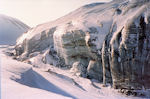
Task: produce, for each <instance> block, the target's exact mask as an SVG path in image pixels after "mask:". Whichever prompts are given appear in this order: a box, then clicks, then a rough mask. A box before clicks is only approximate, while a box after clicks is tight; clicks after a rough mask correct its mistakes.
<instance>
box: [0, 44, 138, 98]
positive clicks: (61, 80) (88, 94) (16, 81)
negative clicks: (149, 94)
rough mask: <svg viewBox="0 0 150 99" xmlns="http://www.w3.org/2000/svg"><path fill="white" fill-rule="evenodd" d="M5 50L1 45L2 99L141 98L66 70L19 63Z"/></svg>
mask: <svg viewBox="0 0 150 99" xmlns="http://www.w3.org/2000/svg"><path fill="white" fill-rule="evenodd" d="M11 48H12V47H9V50H11ZM6 49H7V50H8V46H2V45H1V46H0V66H1V99H110V98H111V99H140V98H137V97H132V96H125V95H122V94H120V93H118V92H117V90H114V89H112V88H111V86H108V87H103V85H102V84H101V83H98V82H97V81H96V80H89V79H86V78H81V77H78V76H75V75H74V74H72V73H71V72H70V71H69V70H67V69H60V68H57V67H54V66H51V65H46V64H45V65H44V64H39V66H40V68H37V67H34V66H32V65H29V64H26V63H23V62H19V61H17V60H14V59H13V58H12V57H10V56H8V55H7V54H6V53H5V52H6ZM4 51H5V52H4ZM48 69H49V70H48Z"/></svg>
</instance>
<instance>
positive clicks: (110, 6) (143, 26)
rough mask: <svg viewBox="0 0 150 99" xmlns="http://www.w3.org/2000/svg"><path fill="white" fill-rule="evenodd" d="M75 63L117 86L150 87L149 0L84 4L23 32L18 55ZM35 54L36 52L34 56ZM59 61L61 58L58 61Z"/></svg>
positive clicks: (75, 69) (74, 68)
mask: <svg viewBox="0 0 150 99" xmlns="http://www.w3.org/2000/svg"><path fill="white" fill-rule="evenodd" d="M33 52H40V53H41V54H43V53H45V54H44V55H43V56H44V57H43V62H44V63H48V64H53V65H56V64H55V63H53V62H52V61H51V60H53V61H54V60H55V61H57V62H58V64H57V65H59V66H66V67H68V68H71V71H73V72H75V73H76V74H77V75H80V76H83V77H88V78H94V79H98V80H99V81H103V83H104V84H106V83H112V84H113V86H114V88H120V89H128V90H130V89H142V88H146V89H148V88H150V79H148V78H150V72H149V71H150V1H149V0H144V1H143V0H142V1H141V0H115V1H112V2H110V3H107V4H105V3H104V4H94V5H90V6H88V5H87V6H83V7H81V8H79V9H77V10H76V11H74V12H72V13H70V14H68V15H67V16H64V17H62V18H60V19H58V20H56V21H53V22H50V23H46V24H42V25H39V26H37V27H36V28H33V29H32V30H31V31H29V32H28V33H26V34H24V35H23V36H22V37H21V38H20V39H18V43H17V45H16V56H17V57H18V58H19V59H21V60H26V59H30V57H29V56H30V54H31V53H33ZM35 57H36V56H35ZM58 60H59V61H58Z"/></svg>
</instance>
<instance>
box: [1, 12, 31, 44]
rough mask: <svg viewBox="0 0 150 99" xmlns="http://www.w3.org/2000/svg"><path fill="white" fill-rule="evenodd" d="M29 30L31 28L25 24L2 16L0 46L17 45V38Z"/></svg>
mask: <svg viewBox="0 0 150 99" xmlns="http://www.w3.org/2000/svg"><path fill="white" fill-rule="evenodd" d="M28 29H29V26H27V25H26V24H24V23H23V22H21V21H19V20H17V19H15V18H12V17H9V16H5V15H2V14H0V44H15V43H16V40H17V38H18V37H19V36H21V35H22V34H23V33H24V32H27V30H28Z"/></svg>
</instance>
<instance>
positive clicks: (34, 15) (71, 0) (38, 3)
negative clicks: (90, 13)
mask: <svg viewBox="0 0 150 99" xmlns="http://www.w3.org/2000/svg"><path fill="white" fill-rule="evenodd" d="M109 1H111V0H0V14H5V15H8V16H11V17H15V18H17V19H19V20H21V21H22V22H24V23H25V24H27V25H29V26H31V27H33V26H36V25H38V24H41V23H44V22H48V21H52V20H55V19H57V18H59V17H61V16H64V15H65V14H67V13H69V12H71V11H73V10H75V9H77V8H79V7H80V6H83V5H85V4H89V3H95V2H109Z"/></svg>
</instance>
